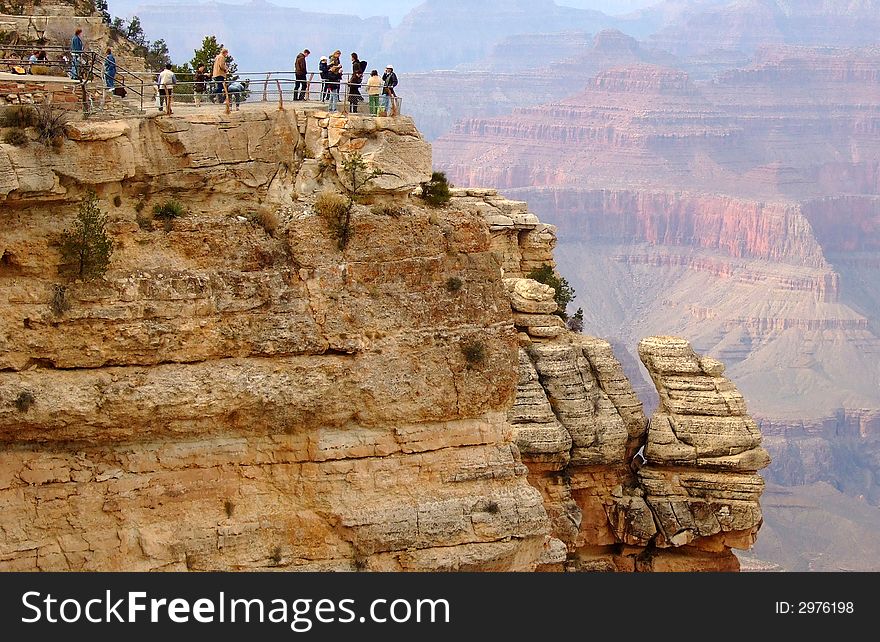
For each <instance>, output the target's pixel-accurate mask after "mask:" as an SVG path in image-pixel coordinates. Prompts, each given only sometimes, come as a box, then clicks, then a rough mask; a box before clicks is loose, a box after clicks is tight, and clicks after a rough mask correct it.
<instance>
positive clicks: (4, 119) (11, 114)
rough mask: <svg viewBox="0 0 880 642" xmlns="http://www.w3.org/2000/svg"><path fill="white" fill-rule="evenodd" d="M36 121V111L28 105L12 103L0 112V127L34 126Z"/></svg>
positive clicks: (21, 127)
mask: <svg viewBox="0 0 880 642" xmlns="http://www.w3.org/2000/svg"><path fill="white" fill-rule="evenodd" d="M38 122H39V119H38V118H37V112H36V110H35V109H34V108H33V107H31V106H30V105H13V106H11V107H7V108H6V109H4V110H3V111H2V112H0V127H15V128H18V129H27V128H28V127H36V126H37V123H38Z"/></svg>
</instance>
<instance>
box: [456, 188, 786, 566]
mask: <svg viewBox="0 0 880 642" xmlns="http://www.w3.org/2000/svg"><path fill="white" fill-rule="evenodd" d="M460 193H465V194H467V193H468V192H467V191H463V192H460ZM503 207H505V208H506V209H508V210H511V209H512V210H514V211H516V210H517V208H518V207H519V206H518V205H517V204H513V203H510V204H507V205H506V206H503ZM489 221H490V223H491V225H492V228H491V229H492V233H493V247H494V248H495V251H496V254H497V255H498V256H499V258H500V259H501V261H502V263H503V265H504V268H505V277H506V278H505V280H504V283H505V287H506V288H507V291H508V296H509V297H510V301H511V308H512V311H513V317H514V324H515V326H516V327H517V329H518V330H519V332H520V335H519V336H520V350H519V368H520V377H519V382H518V386H517V398H516V401H515V403H514V405H513V407H512V408H511V410H510V411H509V413H508V418H509V419H510V422H511V423H512V424H513V426H514V438H515V441H516V444H517V446H518V448H519V450H520V452H521V453H522V458H523V461H524V462H525V463H526V465H527V466H528V468H529V473H530V474H529V481H530V482H531V483H532V484H533V485H534V486H535V487H537V488H539V489H540V490H541V493H542V496H543V497H544V504H545V507H546V508H547V512H548V514H549V516H550V519H551V522H552V524H553V529H552V530H553V537H554V539H555V540H558V541H553V542H551V544H550V545H548V548H547V549H546V551H545V556H544V558H543V559H542V564H541V568H542V570H563V569H565V570H575V571H582V570H602V571H694V570H702V571H730V570H738V569H739V563H738V561H737V559H736V557H735V556H734V555H733V553H732V551H731V549H734V548H737V549H748V548H750V547H751V546H752V545H753V544H754V542H755V537H756V535H757V532H758V530H759V528H760V527H761V523H762V517H761V509H760V503H759V500H760V496H761V493H762V491H763V488H764V483H763V480H762V479H761V477H760V476H758V474H757V471H759V470H761V469H762V468H764V467H766V466H767V465H769V463H770V458H769V455H768V454H767V452H766V451H765V450H764V449H763V448H762V447H761V433H760V431H759V430H758V427H757V425H756V424H755V422H754V421H753V420H752V419H751V417H749V416H748V414H747V411H746V405H745V401H744V400H743V398H742V395H741V394H740V393H739V392H738V391H737V390H736V388H735V387H734V385H733V384H732V383H731V382H730V380H728V379H726V378H725V377H724V366H723V364H721V363H720V362H718V361H716V360H714V359H710V358H704V357H700V356H698V355H697V354H695V353H694V351H693V349H692V347H691V346H690V344H689V343H688V342H687V341H685V340H683V339H678V338H674V337H655V338H651V339H646V340H644V341H643V342H642V343H641V345H640V346H639V355H640V357H641V360H642V363H643V364H644V365H645V367H646V368H647V370H648V373H649V374H650V376H651V378H652V380H653V382H654V384H655V386H656V388H657V391H658V392H659V395H660V407H659V408H658V410H657V411H656V413H655V414H654V417H653V418H652V419H651V421H650V423H649V422H648V421H647V419H646V417H645V415H644V412H643V408H642V404H641V402H640V401H639V400H638V398H637V397H636V395H635V393H634V392H633V389H632V386H631V384H630V382H629V381H628V380H627V378H626V377H625V375H624V373H623V369H622V367H621V365H620V363H619V362H618V361H617V359H616V357H615V356H614V353H613V351H612V349H611V346H610V344H609V343H608V342H606V341H603V340H601V339H596V338H593V337H585V336H581V335H576V334H574V333H571V332H569V331H568V330H567V329H566V328H565V325H564V324H563V323H562V322H561V320H560V319H559V317H557V316H555V315H553V312H554V311H555V309H556V303H555V301H554V299H553V297H554V294H555V293H554V291H553V290H552V288H549V287H547V286H544V285H542V284H540V283H537V282H535V281H532V280H530V279H528V278H526V275H527V274H528V273H529V272H530V271H531V269H532V268H533V267H535V265H536V263H537V264H542V263H547V264H551V265H552V264H553V260H552V249H553V246H554V244H555V229H554V228H552V227H550V226H546V225H542V224H540V223H537V222H536V221H531V220H526V219H523V218H519V219H517V218H516V217H513V218H509V220H506V221H505V220H501V219H499V218H493V217H490V218H489Z"/></svg>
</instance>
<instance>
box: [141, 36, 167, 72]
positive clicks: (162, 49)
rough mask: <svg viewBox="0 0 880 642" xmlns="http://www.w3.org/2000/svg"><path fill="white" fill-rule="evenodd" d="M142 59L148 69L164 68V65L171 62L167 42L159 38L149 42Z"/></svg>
mask: <svg viewBox="0 0 880 642" xmlns="http://www.w3.org/2000/svg"><path fill="white" fill-rule="evenodd" d="M144 59H145V60H146V61H147V67H148V68H149V69H164V68H165V65H167V64H168V63H170V62H171V54H170V53H169V51H168V44H167V43H166V42H165V41H164V40H162V39H161V38H160V39H159V40H154V41H153V42H151V43H149V45H148V46H147V53H146V54H145V55H144Z"/></svg>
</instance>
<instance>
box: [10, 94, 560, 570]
mask: <svg viewBox="0 0 880 642" xmlns="http://www.w3.org/2000/svg"><path fill="white" fill-rule="evenodd" d="M72 136H73V138H74V140H72V141H68V142H66V143H65V145H64V147H63V149H62V150H61V151H60V152H59V153H58V154H54V153H51V152H49V151H41V150H39V149H37V146H36V145H31V146H29V147H27V148H24V149H18V148H12V147H9V146H6V145H3V146H0V153H2V156H0V157H2V159H3V161H2V163H3V166H4V170H3V172H2V176H3V177H4V178H5V181H4V183H3V186H2V189H0V193H2V195H3V199H4V200H3V206H2V214H0V216H2V228H3V230H4V233H3V235H2V239H0V246H2V247H0V255H2V256H3V261H2V269H0V297H2V306H0V308H2V310H3V312H2V315H0V346H2V347H0V355H2V363H0V399H2V403H0V440H2V442H3V449H2V455H0V505H2V507H3V511H2V512H3V516H4V517H3V529H2V537H0V566H2V568H4V569H7V570H12V569H19V570H37V569H40V570H68V569H69V570H122V569H126V570H159V569H162V570H184V569H193V570H207V569H259V568H270V567H272V568H282V569H296V570H309V569H311V570H320V569H336V570H348V569H355V568H357V569H361V568H365V569H372V570H380V569H384V570H529V569H531V568H534V566H535V563H536V560H537V558H538V557H539V555H540V554H542V551H543V547H544V544H545V541H546V539H547V533H548V530H549V529H548V523H547V518H546V513H545V511H544V508H543V506H542V503H541V499H540V496H539V494H538V493H537V491H535V490H534V489H533V488H531V487H530V486H529V485H528V483H527V480H526V469H525V468H524V467H523V465H522V464H521V462H520V460H519V457H518V454H517V452H516V449H515V447H514V446H513V444H512V440H511V429H510V427H509V424H508V423H507V421H506V411H507V408H508V407H509V405H510V403H511V399H512V396H513V394H514V392H515V387H516V376H517V374H516V365H517V364H516V359H515V346H516V338H515V334H514V330H513V326H512V325H511V323H510V311H509V303H508V299H507V295H506V292H505V289H504V286H503V283H502V281H501V275H500V272H499V270H498V267H497V262H496V260H495V258H494V257H493V254H492V252H491V248H490V238H489V235H488V233H487V231H486V228H485V224H484V223H483V219H482V215H481V214H480V212H478V211H476V210H474V209H473V208H457V209H450V210H443V211H438V212H433V211H432V212H427V211H425V209H424V208H423V207H421V206H419V205H418V203H411V204H409V205H408V206H407V212H406V213H404V214H401V215H400V217H399V218H396V219H395V218H391V217H388V216H384V215H379V214H371V213H370V211H369V208H367V207H364V206H359V207H358V210H357V212H356V214H355V220H356V223H355V230H354V235H353V238H352V241H351V244H350V246H349V248H348V249H347V251H346V252H345V253H341V252H340V251H339V250H338V249H337V247H336V241H335V239H334V238H333V237H332V234H331V232H330V230H329V229H328V226H327V223H325V222H324V221H323V219H322V218H321V217H319V216H317V215H316V214H315V213H314V212H313V210H312V206H311V204H310V198H313V196H314V193H313V192H312V191H310V190H315V189H318V188H319V186H321V185H323V186H329V185H337V186H338V185H339V184H340V182H341V180H342V179H341V178H340V175H341V173H340V172H339V170H338V166H337V164H336V161H335V160H334V158H335V157H334V155H337V156H338V155H339V154H340V153H341V152H342V153H350V152H352V151H354V149H355V148H359V149H360V151H361V152H362V153H363V155H364V158H365V159H367V162H368V163H369V164H370V166H371V167H386V168H387V169H393V170H394V173H395V174H396V176H394V177H384V179H383V181H379V182H377V183H376V184H375V185H373V186H372V189H371V193H372V194H373V197H374V198H386V199H398V200H399V199H404V198H405V196H403V195H406V194H408V193H409V192H410V191H412V189H413V188H414V187H415V186H416V185H417V184H418V182H419V181H422V180H426V179H427V178H428V177H429V176H430V171H429V170H430V148H429V147H428V146H427V145H426V144H425V143H424V141H422V140H421V137H420V136H419V134H418V132H417V131H416V130H415V128H414V127H413V126H412V123H411V121H406V120H403V119H396V120H394V121H392V120H368V119H357V118H354V117H352V118H348V119H344V118H341V117H336V118H330V117H329V116H328V115H327V114H322V113H317V114H316V113H310V114H306V113H303V112H293V111H287V112H269V113H264V112H262V111H258V110H252V111H248V110H245V111H242V112H239V113H235V114H232V115H230V116H228V117H226V116H223V115H221V114H207V113H204V114H193V115H191V116H189V117H185V116H182V117H175V118H162V119H147V120H141V121H114V122H109V123H93V124H88V123H78V124H76V126H75V128H74V129H73V131H72ZM389 149H393V150H394V153H393V156H394V159H395V162H394V164H393V165H386V164H385V162H386V161H385V160H384V159H385V158H386V155H387V154H388V153H389ZM87 188H93V189H95V190H96V191H97V192H98V194H99V199H100V205H101V207H102V208H103V209H105V210H106V211H108V212H109V215H110V220H111V222H110V225H109V231H110V234H111V236H112V239H113V241H114V243H115V247H116V250H115V252H114V254H113V261H112V264H111V269H110V271H109V272H108V273H107V275H106V277H105V278H104V279H103V280H101V281H98V282H95V283H79V282H74V283H70V282H69V281H68V280H67V277H65V276H63V275H60V274H59V263H60V257H59V253H58V248H57V238H58V235H59V233H60V232H61V230H62V229H64V228H65V227H66V226H68V225H69V224H70V222H71V220H72V218H73V216H74V213H75V210H76V207H75V203H76V202H77V201H78V200H79V199H80V198H81V196H82V194H83V192H84V191H85V190H86V189H87ZM310 194H311V195H312V196H311V197H310V196H309V195H310ZM172 195H173V196H174V197H175V198H176V199H178V200H179V201H180V202H181V203H183V204H184V205H185V206H186V208H187V209H188V210H189V213H188V215H187V216H186V217H184V218H182V219H178V220H177V221H175V222H173V223H172V224H170V225H168V226H167V228H168V229H163V227H162V226H161V225H160V224H159V222H158V221H156V222H150V221H149V217H147V219H146V220H145V219H144V215H145V214H146V213H148V212H150V210H151V208H152V207H153V205H154V204H157V203H161V202H162V201H163V200H164V199H166V198H168V197H170V196H172ZM114 203H118V206H117V205H114ZM264 210H268V211H269V212H271V213H274V214H275V215H276V216H278V218H279V221H278V225H277V228H276V229H273V228H272V227H269V226H265V227H261V226H259V225H256V224H255V223H252V222H251V220H252V219H253V218H254V214H255V213H259V212H262V211H264ZM138 212H140V214H139V213H138ZM138 220H140V223H138V222H137V221H138ZM266 229H270V230H271V231H272V234H269V233H268V232H267V231H266ZM453 276H455V277H456V278H459V279H461V280H462V281H463V282H464V284H465V285H464V287H463V288H462V289H461V291H459V292H456V293H453V292H451V291H450V290H449V289H448V288H447V286H446V282H447V280H448V279H450V278H451V277H453ZM53 297H60V298H55V299H54V300H55V301H56V304H57V305H56V306H55V310H54V311H53V308H52V306H51V305H50V303H51V302H52V301H53ZM474 344H478V345H479V346H480V347H481V355H482V358H481V360H480V361H479V362H477V363H470V362H469V361H468V360H467V358H466V356H465V352H464V350H463V348H462V347H463V346H466V345H474Z"/></svg>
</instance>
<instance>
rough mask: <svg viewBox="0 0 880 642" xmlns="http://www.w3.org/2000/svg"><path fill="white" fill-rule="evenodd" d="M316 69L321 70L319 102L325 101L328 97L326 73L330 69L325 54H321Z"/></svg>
mask: <svg viewBox="0 0 880 642" xmlns="http://www.w3.org/2000/svg"><path fill="white" fill-rule="evenodd" d="M318 71H319V72H321V73H320V76H321V102H322V103H326V102H327V99H328V98H329V97H330V95H329V92H328V91H327V74H328V72H329V71H330V63H328V62H327V56H321V62H320V63H319V64H318Z"/></svg>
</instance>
